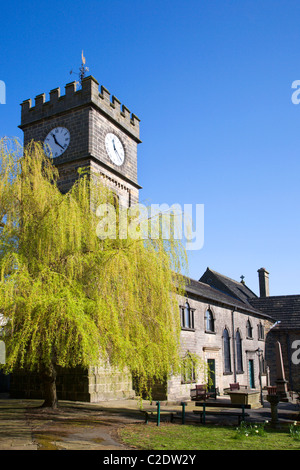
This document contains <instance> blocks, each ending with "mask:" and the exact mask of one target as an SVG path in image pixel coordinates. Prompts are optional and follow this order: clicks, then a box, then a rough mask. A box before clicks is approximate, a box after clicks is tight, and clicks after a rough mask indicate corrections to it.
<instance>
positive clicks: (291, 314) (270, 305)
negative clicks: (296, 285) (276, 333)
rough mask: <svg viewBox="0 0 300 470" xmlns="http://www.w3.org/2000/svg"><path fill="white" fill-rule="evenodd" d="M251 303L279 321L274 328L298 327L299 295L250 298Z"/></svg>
mask: <svg viewBox="0 0 300 470" xmlns="http://www.w3.org/2000/svg"><path fill="white" fill-rule="evenodd" d="M250 303H251V305H252V306H253V307H254V308H255V309H258V310H260V311H262V312H264V313H266V314H267V315H270V316H272V317H273V318H274V319H275V320H279V321H280V322H281V323H280V324H279V325H278V326H276V327H275V328H280V329H282V328H285V329H300V295H279V296H271V297H264V298H261V297H259V298H256V299H250ZM275 328H274V329H275Z"/></svg>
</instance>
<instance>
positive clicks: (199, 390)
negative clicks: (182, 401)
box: [190, 385, 217, 400]
mask: <svg viewBox="0 0 300 470" xmlns="http://www.w3.org/2000/svg"><path fill="white" fill-rule="evenodd" d="M190 396H191V400H207V399H208V398H215V399H216V398H217V389H216V388H215V389H214V390H213V391H209V390H208V389H207V385H196V388H192V389H191V390H190Z"/></svg>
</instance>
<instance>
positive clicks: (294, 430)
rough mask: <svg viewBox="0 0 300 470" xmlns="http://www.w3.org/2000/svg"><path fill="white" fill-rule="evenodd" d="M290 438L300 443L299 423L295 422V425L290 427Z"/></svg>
mask: <svg viewBox="0 0 300 470" xmlns="http://www.w3.org/2000/svg"><path fill="white" fill-rule="evenodd" d="M290 436H291V437H292V438H293V439H294V440H295V441H300V426H299V425H298V423H297V421H294V423H293V424H291V425H290Z"/></svg>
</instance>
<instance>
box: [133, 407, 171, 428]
mask: <svg viewBox="0 0 300 470" xmlns="http://www.w3.org/2000/svg"><path fill="white" fill-rule="evenodd" d="M141 413H143V414H144V416H145V423H146V424H148V423H149V421H150V420H155V421H156V423H157V425H159V422H160V420H161V417H163V418H166V417H167V418H169V421H170V422H171V423H172V422H173V416H174V412H173V411H160V413H159V415H158V413H157V411H154V410H153V411H145V410H141Z"/></svg>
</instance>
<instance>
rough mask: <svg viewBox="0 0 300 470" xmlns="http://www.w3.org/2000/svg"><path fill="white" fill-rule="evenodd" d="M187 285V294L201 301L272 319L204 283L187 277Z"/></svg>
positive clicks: (249, 305) (247, 304)
mask: <svg viewBox="0 0 300 470" xmlns="http://www.w3.org/2000/svg"><path fill="white" fill-rule="evenodd" d="M185 280H186V284H185V290H186V293H187V294H189V293H190V294H193V295H196V296H197V297H198V298H200V299H201V300H203V301H205V302H207V303H210V302H211V303H213V302H216V303H218V304H221V305H224V306H226V307H228V308H235V309H236V310H239V311H243V312H248V313H252V314H254V315H256V316H259V317H263V318H268V319H271V320H272V318H270V317H269V316H268V315H267V314H265V313H264V312H261V311H259V310H258V309H257V308H255V307H254V306H252V305H251V304H249V303H244V302H242V301H240V300H238V299H236V298H234V297H233V296H230V295H227V294H225V293H223V292H221V291H219V290H218V289H215V288H214V287H211V286H209V285H208V284H205V283H204V282H200V281H196V280H195V279H191V278H187V277H185Z"/></svg>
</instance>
